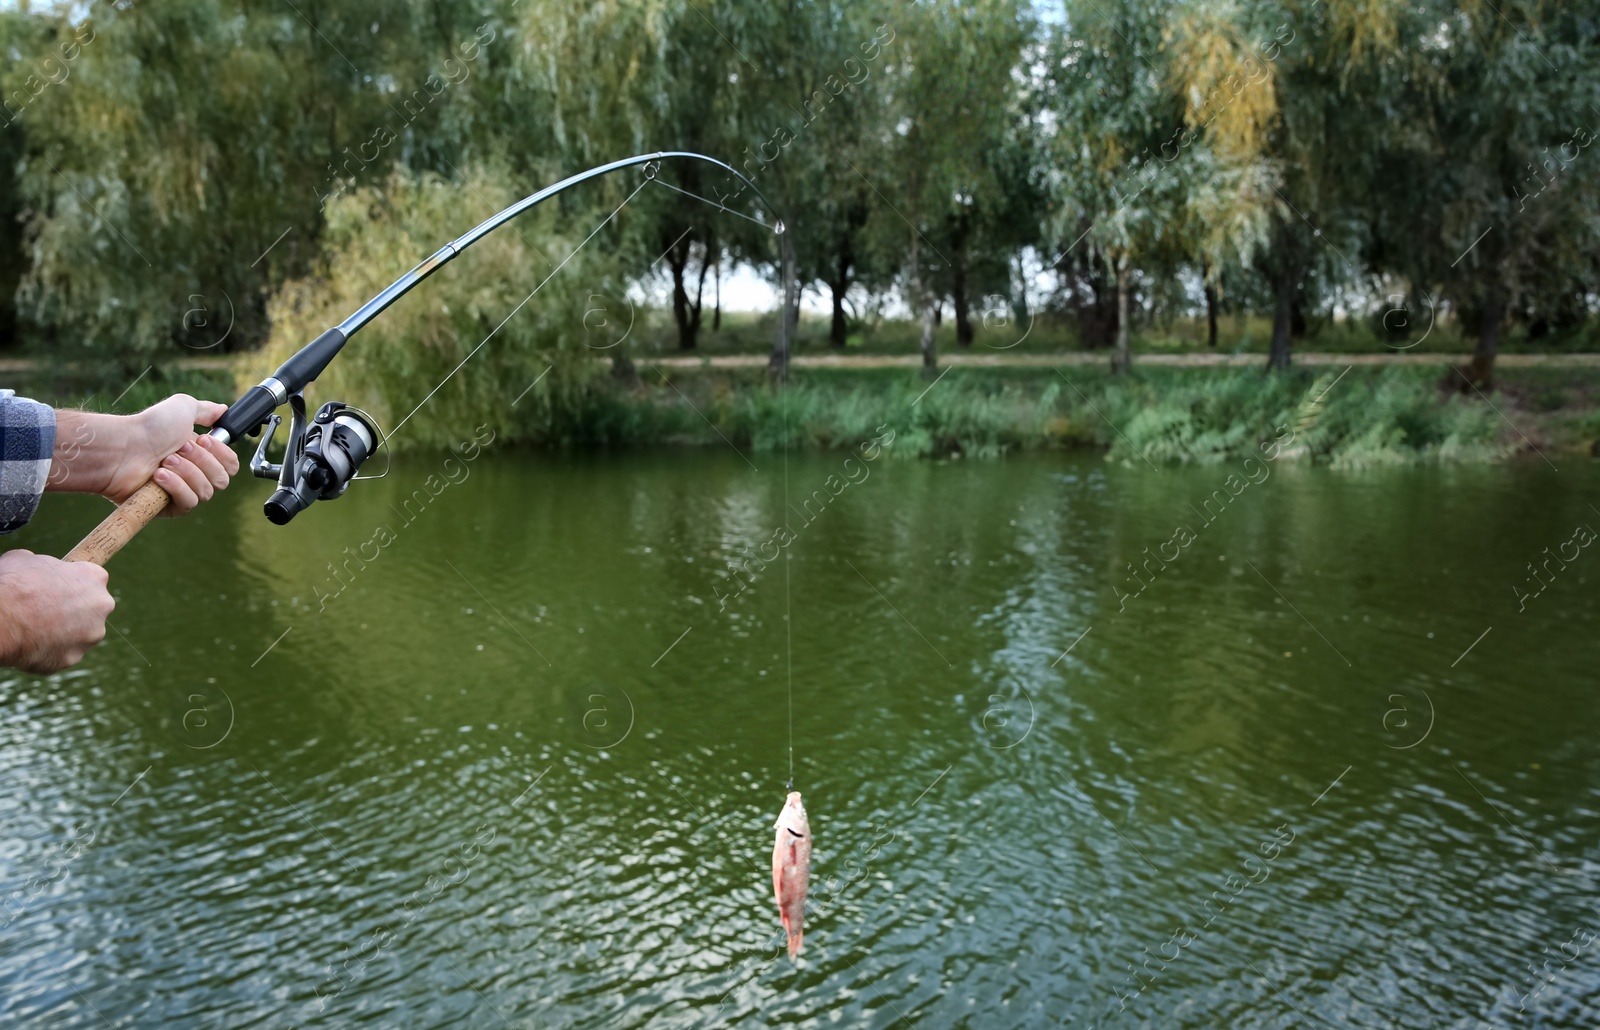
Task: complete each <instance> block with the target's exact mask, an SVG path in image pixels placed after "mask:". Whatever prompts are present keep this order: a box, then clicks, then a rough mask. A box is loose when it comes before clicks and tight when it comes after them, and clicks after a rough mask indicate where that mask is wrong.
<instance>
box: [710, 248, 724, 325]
mask: <svg viewBox="0 0 1600 1030" xmlns="http://www.w3.org/2000/svg"><path fill="white" fill-rule="evenodd" d="M711 331H712V332H714V333H719V332H721V331H722V252H721V251H718V252H717V306H716V307H714V308H712V309H711Z"/></svg>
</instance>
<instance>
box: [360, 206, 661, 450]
mask: <svg viewBox="0 0 1600 1030" xmlns="http://www.w3.org/2000/svg"><path fill="white" fill-rule="evenodd" d="M649 182H650V179H649V178H648V177H646V178H645V180H644V181H643V182H641V183H639V185H638V186H635V187H634V190H633V192H632V193H630V194H628V196H627V199H625V200H623V202H622V203H620V204H618V205H617V206H616V209H615V210H613V211H612V212H611V213H610V214H609V215H606V216H605V218H603V219H602V220H601V221H600V224H599V225H597V226H595V227H594V231H593V232H591V233H590V234H589V235H588V236H585V237H584V239H583V242H582V243H580V244H578V246H577V247H576V248H574V249H573V251H572V253H571V254H568V255H567V256H566V257H564V258H562V259H561V264H559V265H557V266H556V267H555V269H554V270H553V271H552V272H551V273H550V274H549V275H547V276H545V277H544V279H543V280H541V281H540V283H539V285H538V286H535V287H534V288H533V293H530V294H528V295H527V296H526V297H524V298H522V303H521V304H518V305H517V306H516V307H514V308H512V309H511V314H509V315H507V316H506V317H505V318H502V319H501V320H500V324H499V325H497V326H495V327H494V328H493V329H491V330H489V335H488V336H485V337H484V338H483V342H482V343H479V344H478V345H477V346H476V347H474V348H472V351H471V352H470V353H468V354H467V356H466V357H464V358H462V359H461V364H459V365H457V366H456V367H455V368H452V369H451V370H450V375H447V376H445V377H444V378H443V379H441V380H440V381H439V385H438V386H435V387H434V388H433V389H431V390H429V391H428V396H426V397H424V398H422V401H421V402H420V403H419V404H418V405H417V406H416V407H415V408H412V409H411V411H410V412H409V413H408V414H407V415H406V417H405V418H403V419H401V420H400V421H399V423H398V424H397V425H396V426H395V427H394V429H393V430H392V431H390V433H389V438H390V439H393V438H394V436H395V434H396V433H398V432H400V427H401V426H403V425H405V424H406V422H407V421H409V420H410V418H411V416H412V415H415V414H416V413H417V412H419V411H421V410H422V405H423V404H426V403H428V402H429V401H430V400H432V399H433V395H434V394H436V393H438V392H439V390H440V389H441V388H442V387H443V386H444V384H445V383H448V382H449V381H450V379H451V378H452V377H453V376H454V375H455V374H456V373H457V372H459V371H461V369H462V366H464V365H466V363H467V362H469V361H471V360H472V356H473V355H474V354H476V353H478V352H479V351H480V350H482V349H483V345H484V344H485V343H488V342H489V341H490V340H491V339H493V337H494V334H495V333H498V332H499V331H500V330H501V328H502V327H504V326H505V324H506V323H507V322H509V321H511V319H512V318H513V317H514V316H515V315H516V313H517V312H519V311H521V310H522V308H523V306H524V305H526V304H527V303H528V301H530V300H532V299H533V294H534V293H538V292H539V291H540V290H542V289H544V284H545V283H547V282H549V281H550V280H551V279H553V278H555V275H556V272H559V271H561V270H562V269H563V268H565V267H567V262H568V261H571V260H572V259H573V258H574V257H576V256H577V253H578V251H580V250H582V249H583V248H584V247H587V246H588V245H589V241H590V240H592V239H594V238H595V236H596V234H598V233H599V232H600V230H601V229H604V228H605V227H606V226H607V225H609V224H611V220H612V219H613V218H615V217H617V212H618V211H621V210H622V209H623V208H625V207H627V206H628V201H630V200H632V199H633V198H634V197H637V196H638V195H639V191H640V190H642V189H644V188H645V186H646V185H648V184H649ZM518 235H519V236H520V235H521V234H520V233H519V234H518ZM518 399H519V400H520V398H518Z"/></svg>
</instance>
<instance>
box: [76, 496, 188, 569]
mask: <svg viewBox="0 0 1600 1030" xmlns="http://www.w3.org/2000/svg"><path fill="white" fill-rule="evenodd" d="M169 500H171V497H170V496H169V495H168V494H167V492H166V491H165V490H163V489H161V487H160V486H159V485H157V484H156V482H155V480H151V481H150V482H148V483H146V484H145V485H144V486H141V487H140V488H139V489H137V490H135V491H134V492H133V494H132V495H131V496H129V498H128V499H127V500H126V501H123V502H122V503H121V504H119V505H117V510H116V511H114V512H112V513H111V514H110V515H107V516H106V518H105V521H104V522H102V523H100V524H99V525H98V526H96V527H94V529H93V530H92V531H91V532H90V533H89V535H88V536H86V537H84V538H83V539H82V540H80V541H78V546H76V547H74V548H73V549H72V550H70V551H68V552H67V557H66V560H67V561H86V562H92V563H94V564H95V565H104V564H105V563H106V562H108V561H110V560H111V556H112V555H114V554H116V553H117V552H118V551H120V550H122V545H123V544H126V543H127V542H128V541H129V540H132V539H133V537H134V534H136V533H138V532H139V530H141V529H143V528H144V527H145V525H146V524H147V523H148V522H149V521H150V520H151V519H153V518H155V517H156V516H157V515H159V514H161V512H162V509H164V508H166V506H167V502H168V501H169Z"/></svg>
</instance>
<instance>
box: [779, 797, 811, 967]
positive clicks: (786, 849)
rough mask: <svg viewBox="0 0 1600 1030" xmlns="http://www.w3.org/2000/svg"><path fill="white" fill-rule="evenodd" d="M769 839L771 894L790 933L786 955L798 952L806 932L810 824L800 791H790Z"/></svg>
mask: <svg viewBox="0 0 1600 1030" xmlns="http://www.w3.org/2000/svg"><path fill="white" fill-rule="evenodd" d="M773 827H774V828H775V829H776V830H777V831H778V832H777V839H776V840H775V841H773V842H772V893H773V896H774V897H775V898H777V900H778V917H779V918H780V919H782V920H783V930H784V932H785V933H787V934H788V935H789V957H790V958H791V959H792V958H794V957H795V956H796V955H798V954H800V948H801V945H802V943H803V939H804V935H805V919H806V887H807V886H809V885H810V883H811V824H810V823H809V822H807V821H806V806H805V805H804V804H803V803H802V802H801V800H800V792H799V791H798V790H791V791H790V792H789V797H788V800H786V801H784V803H783V811H782V812H779V813H778V821H777V822H776V823H774V824H773Z"/></svg>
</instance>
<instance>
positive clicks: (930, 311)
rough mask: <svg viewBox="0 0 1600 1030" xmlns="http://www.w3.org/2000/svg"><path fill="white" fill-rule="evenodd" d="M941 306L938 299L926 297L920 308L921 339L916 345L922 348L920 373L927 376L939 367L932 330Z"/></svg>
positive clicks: (935, 325) (937, 319) (935, 324)
mask: <svg viewBox="0 0 1600 1030" xmlns="http://www.w3.org/2000/svg"><path fill="white" fill-rule="evenodd" d="M941 307H943V304H941V303H940V302H939V301H936V300H934V299H933V298H931V297H930V298H928V299H927V300H926V301H925V302H924V303H923V308H922V339H921V340H920V341H918V346H920V347H921V348H922V375H923V378H927V377H929V376H931V375H933V374H934V370H935V369H937V368H938V367H939V356H938V353H937V351H936V350H935V347H934V340H933V330H934V328H935V327H937V326H938V324H939V314H940V311H939V309H940V308H941Z"/></svg>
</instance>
